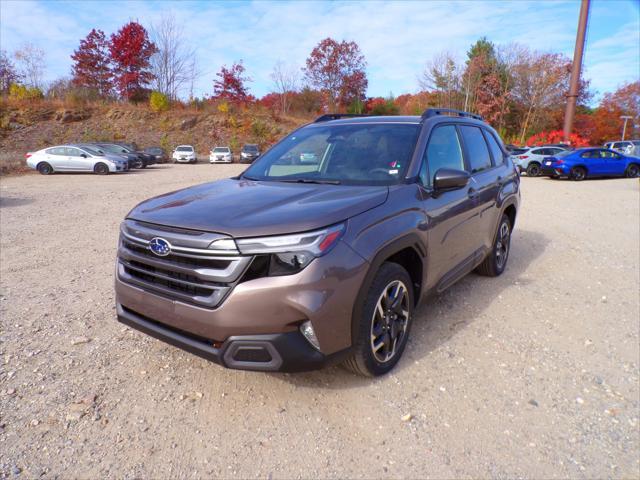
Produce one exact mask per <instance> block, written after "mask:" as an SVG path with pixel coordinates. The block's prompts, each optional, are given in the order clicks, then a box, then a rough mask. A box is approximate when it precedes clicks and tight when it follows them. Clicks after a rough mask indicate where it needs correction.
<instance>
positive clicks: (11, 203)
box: [0, 164, 640, 478]
mask: <svg viewBox="0 0 640 480" xmlns="http://www.w3.org/2000/svg"><path fill="white" fill-rule="evenodd" d="M242 169H243V167H242V166H240V165H208V164H198V165H159V166H155V167H153V168H149V169H148V170H146V171H134V172H131V173H129V174H125V175H110V176H106V177H100V176H95V175H54V176H50V177H44V176H40V175H25V176H20V177H9V178H3V179H2V181H1V189H0V232H1V235H0V239H1V244H0V247H1V252H0V263H1V265H0V275H1V277H0V287H1V290H0V315H1V318H2V322H1V324H2V331H1V338H0V341H1V344H0V351H1V352H0V353H1V357H0V416H1V417H0V477H2V478H4V477H13V476H16V475H22V476H24V477H29V478H33V477H45V478H54V477H66V478H69V477H79V478H99V477H106V476H108V477H118V478H138V477H145V478H201V477H207V476H211V477H213V476H215V477H226V478H272V477H273V478H295V477H305V478H309V477H320V478H330V477H331V478H335V477H353V478H355V477H362V478H365V477H366V478H372V477H384V478H399V477H405V478H417V477H425V478H426V477H436V478H463V477H482V478H488V477H493V478H504V477H509V478H514V477H536V478H567V477H570V478H607V477H613V478H638V476H640V463H639V461H638V459H639V458H640V457H639V453H640V434H639V429H640V425H639V420H638V417H639V416H640V412H639V410H640V398H639V396H640V387H639V355H640V353H639V331H640V326H639V318H640V311H639V309H640V305H639V304H640V301H639V291H640V290H639V289H640V285H639V284H640V278H639V272H640V265H639V261H640V260H639V258H640V252H639V236H640V233H639V232H640V225H639V218H640V197H639V184H638V180H637V179H633V180H626V179H615V180H593V181H585V182H580V183H574V182H568V181H554V180H550V179H544V178H523V179H522V190H523V204H522V211H521V213H520V215H519V218H518V221H517V222H516V231H515V233H514V236H513V244H512V245H513V246H512V252H511V257H510V263H509V265H508V267H507V271H506V273H505V274H504V275H503V276H502V277H499V278H496V279H489V278H484V277H479V276H476V275H470V276H468V277H467V278H466V279H464V280H462V281H461V282H459V283H458V284H456V285H455V286H454V287H452V288H451V289H450V290H449V291H447V292H446V293H445V294H443V295H442V296H440V297H438V298H435V299H432V300H431V302H429V303H427V304H426V305H425V306H424V307H423V308H422V309H421V310H420V311H419V313H418V316H417V318H416V321H415V322H414V326H413V331H412V338H411V340H410V343H409V346H408V349H407V351H406V352H405V355H404V358H403V360H402V361H401V362H400V364H399V365H398V367H397V368H396V369H395V370H394V372H393V373H392V374H390V375H387V376H385V377H383V378H379V379H375V380H368V379H363V378H358V377H355V376H353V375H352V374H350V373H348V372H347V371H346V370H343V369H341V368H340V367H332V368H329V369H326V370H322V371H317V372H311V373H304V374H291V375H289V374H264V373H252V372H240V371H232V370H224V369H222V368H220V367H218V366H216V365H214V364H211V363H208V362H206V361H204V360H201V359H199V358H197V357H194V356H191V355H189V354H187V353H184V352H182V351H180V350H177V349H175V348H173V347H171V346H168V345H166V344H163V343H161V342H159V341H157V340H154V339H152V338H149V337H146V336H145V335H143V334H140V333H138V332H136V331H133V330H129V329H127V328H124V327H123V326H122V325H121V324H119V323H117V321H116V318H115V308H114V294H113V266H114V257H115V251H116V241H117V235H118V225H119V223H120V221H121V219H122V218H123V217H124V215H125V214H126V213H127V211H128V210H129V209H130V208H131V207H132V206H133V205H134V204H135V203H137V202H138V201H141V200H143V199H145V198H147V197H149V196H152V195H156V194H160V193H163V192H167V191H169V190H174V189H177V188H182V187H185V186H188V185H192V184H195V183H201V182H204V181H208V180H210V179H215V178H222V177H228V176H231V175H233V174H236V173H238V172H239V171H241V170H242Z"/></svg>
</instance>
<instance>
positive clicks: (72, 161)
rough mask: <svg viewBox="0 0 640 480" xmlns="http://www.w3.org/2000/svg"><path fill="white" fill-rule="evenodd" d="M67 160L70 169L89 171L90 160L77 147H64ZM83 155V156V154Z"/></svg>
mask: <svg viewBox="0 0 640 480" xmlns="http://www.w3.org/2000/svg"><path fill="white" fill-rule="evenodd" d="M66 151H67V156H68V160H67V161H68V162H69V166H70V169H71V170H75V171H78V172H80V171H90V170H91V165H92V163H93V162H92V160H91V159H90V158H88V157H89V155H88V154H86V153H84V152H83V151H82V150H80V149H79V148H74V147H66ZM83 155H84V156H83Z"/></svg>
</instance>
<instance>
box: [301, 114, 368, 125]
mask: <svg viewBox="0 0 640 480" xmlns="http://www.w3.org/2000/svg"><path fill="white" fill-rule="evenodd" d="M369 116H370V115H368V114H366V113H325V114H324V115H320V116H319V117H318V118H316V119H315V120H314V121H313V123H319V122H328V121H329V120H339V119H341V118H354V117H369Z"/></svg>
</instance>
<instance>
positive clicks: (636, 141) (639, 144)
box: [631, 140, 640, 147]
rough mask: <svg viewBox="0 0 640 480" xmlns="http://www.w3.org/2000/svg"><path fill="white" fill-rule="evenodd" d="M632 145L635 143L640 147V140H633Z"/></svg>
mask: <svg viewBox="0 0 640 480" xmlns="http://www.w3.org/2000/svg"><path fill="white" fill-rule="evenodd" d="M631 145H634V146H636V147H640V140H633V141H632V142H631Z"/></svg>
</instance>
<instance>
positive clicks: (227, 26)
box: [0, 0, 640, 96]
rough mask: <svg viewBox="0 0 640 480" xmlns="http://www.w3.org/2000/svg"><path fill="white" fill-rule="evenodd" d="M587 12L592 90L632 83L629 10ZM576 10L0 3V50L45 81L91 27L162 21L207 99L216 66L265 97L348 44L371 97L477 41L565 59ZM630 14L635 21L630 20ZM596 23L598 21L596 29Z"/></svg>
mask: <svg viewBox="0 0 640 480" xmlns="http://www.w3.org/2000/svg"><path fill="white" fill-rule="evenodd" d="M613 4H614V2H611V1H608V2H598V1H595V2H594V3H593V4H592V5H593V8H592V12H591V19H590V31H589V41H588V44H587V51H586V54H585V66H586V75H587V77H588V78H591V80H592V86H593V87H594V88H595V89H596V90H598V91H600V92H603V91H606V90H611V89H613V88H615V87H616V86H617V85H618V84H621V83H623V82H625V81H629V80H634V79H637V77H638V57H639V56H640V53H639V48H638V36H639V35H640V33H639V28H640V27H639V25H640V22H638V9H637V6H635V5H634V4H633V2H632V1H631V2H618V3H615V8H612V5H613ZM578 8H579V3H578V2H574V1H565V2H499V1H493V0H485V1H482V0H478V1H467V2H441V1H429V2H396V1H387V2H336V3H321V2H275V3H271V2H266V1H255V2H250V3H236V2H228V3H222V2H204V1H203V2H166V3H165V2H140V1H136V2H77V3H62V2H51V3H41V2H35V1H18V2H14V1H7V0H3V1H2V3H1V4H0V44H1V46H2V48H4V49H7V50H9V51H11V50H13V49H15V48H16V47H17V46H18V45H19V44H20V43H22V42H23V41H32V42H33V43H35V44H37V45H39V46H41V47H42V48H44V49H45V50H46V52H47V56H48V67H49V68H48V72H49V79H53V78H55V77H58V76H61V75H65V74H67V73H68V72H69V68H70V63H71V61H70V58H69V55H70V54H71V53H72V51H73V50H74V49H75V48H76V47H77V45H78V42H79V40H80V39H81V38H82V37H84V36H85V35H86V34H87V33H88V31H89V30H90V29H91V28H93V27H96V28H100V29H102V30H104V31H105V32H107V33H111V32H113V31H115V30H116V29H117V28H118V27H119V26H121V25H122V24H124V23H125V22H127V21H128V20H131V19H137V20H138V21H140V22H141V23H142V24H144V25H145V26H148V25H150V24H151V23H152V22H154V21H157V20H158V19H159V18H160V17H161V16H162V15H163V14H167V13H169V14H171V15H172V16H174V17H175V18H176V19H178V21H179V22H181V23H182V24H183V25H184V27H185V29H186V31H187V32H188V34H189V37H190V40H191V42H192V44H193V46H194V47H195V48H196V51H197V56H198V60H199V64H200V70H201V71H202V73H203V75H202V77H201V78H200V80H199V82H198V84H197V89H196V90H197V92H196V93H198V94H203V93H210V92H211V90H212V81H213V78H214V77H215V72H216V71H218V70H219V68H220V66H221V65H222V64H230V63H232V62H233V61H235V60H239V59H243V60H244V63H245V66H246V67H247V73H248V74H249V75H250V76H251V77H252V78H253V79H254V82H253V84H252V85H251V88H252V91H253V92H254V94H256V95H258V96H260V95H263V94H264V93H266V92H268V91H269V88H270V86H271V85H270V79H269V73H270V72H271V69H272V67H273V65H274V64H275V62H276V61H277V60H278V59H282V60H284V61H286V62H287V63H289V64H295V65H299V66H300V67H302V66H303V65H304V61H305V59H306V57H307V55H308V54H309V52H310V51H311V49H312V48H313V47H314V46H315V45H316V44H317V43H318V42H319V41H320V40H321V39H323V38H325V37H329V36H330V37H333V38H336V39H347V40H354V41H356V42H357V43H358V44H359V45H360V47H361V49H362V51H363V53H364V55H365V57H366V58H367V62H368V76H369V92H368V93H369V95H387V94H388V93H389V91H393V92H394V94H401V93H404V92H407V91H415V90H416V88H417V82H416V77H417V75H418V74H419V73H420V71H421V70H422V69H423V67H424V65H425V63H426V62H427V61H428V60H429V59H430V58H432V57H433V56H434V55H435V54H437V53H439V52H441V51H443V50H448V51H451V52H456V53H457V54H458V56H459V57H460V58H463V57H464V55H465V52H466V51H467V49H468V48H469V46H470V45H471V43H473V42H474V41H475V40H477V39H478V38H479V37H481V36H486V37H488V38H489V39H490V40H492V41H494V42H495V43H498V44H508V43H511V42H518V43H523V44H526V45H528V46H530V47H531V48H534V49H539V50H545V51H556V52H561V53H564V54H567V55H569V56H570V55H571V54H572V52H573V44H574V42H575V30H576V24H577V16H578ZM634 15H635V16H634ZM603 19H604V20H605V23H604V24H603Z"/></svg>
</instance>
